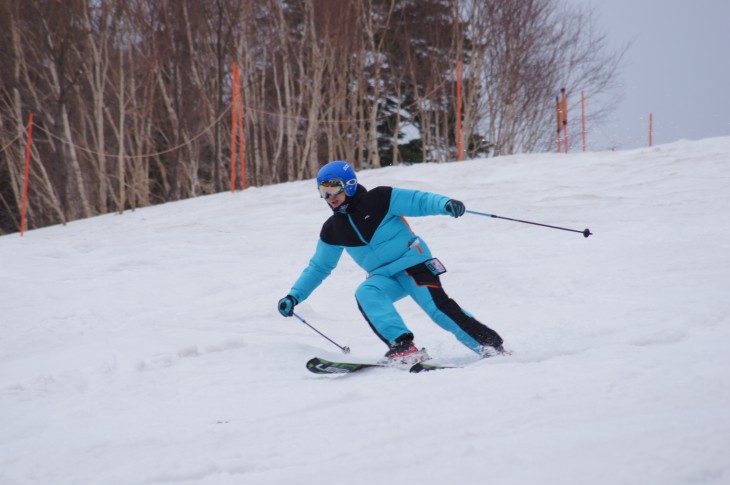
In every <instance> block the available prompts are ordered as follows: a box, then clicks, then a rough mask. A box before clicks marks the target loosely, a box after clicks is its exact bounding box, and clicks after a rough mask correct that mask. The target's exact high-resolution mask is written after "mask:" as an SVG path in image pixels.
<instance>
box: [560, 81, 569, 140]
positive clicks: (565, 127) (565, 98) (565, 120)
mask: <svg viewBox="0 0 730 485" xmlns="http://www.w3.org/2000/svg"><path fill="white" fill-rule="evenodd" d="M560 92H561V93H562V95H563V100H562V102H561V106H560V110H561V111H562V114H563V120H562V122H563V136H564V137H565V153H568V95H567V94H566V93H565V88H563V89H561V90H560Z"/></svg>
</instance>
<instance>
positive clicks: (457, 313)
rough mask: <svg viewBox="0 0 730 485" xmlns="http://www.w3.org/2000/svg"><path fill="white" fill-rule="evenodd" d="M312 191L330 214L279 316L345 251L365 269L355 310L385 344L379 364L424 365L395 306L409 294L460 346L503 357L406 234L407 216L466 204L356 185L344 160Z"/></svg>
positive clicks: (422, 246)
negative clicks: (324, 204)
mask: <svg viewBox="0 0 730 485" xmlns="http://www.w3.org/2000/svg"><path fill="white" fill-rule="evenodd" d="M317 187H318V188H319V193H320V196H321V197H322V198H323V199H325V201H326V202H327V203H328V204H329V206H330V208H331V209H332V211H333V212H334V214H333V215H332V216H330V217H329V218H328V219H327V220H326V221H325V223H324V225H323V226H322V230H321V232H320V237H319V242H318V243H317V249H316V251H315V253H314V256H313V257H312V259H311V260H310V261H309V265H308V266H307V267H306V268H305V269H304V271H303V272H302V274H301V276H299V279H297V281H296V282H295V283H294V286H293V287H292V288H291V290H290V291H289V294H287V295H286V296H285V297H284V298H282V299H281V300H279V304H278V309H279V312H280V313H281V314H282V315H284V316H285V317H291V316H292V315H293V313H294V307H295V306H296V305H298V304H299V303H301V302H303V301H304V300H306V299H307V298H308V297H309V295H310V294H311V293H312V292H313V291H314V289H315V288H317V287H318V286H319V285H320V284H321V283H322V281H323V280H324V279H325V278H327V277H328V276H329V275H330V273H331V272H332V270H333V269H334V268H335V266H336V265H337V263H338V261H339V259H340V256H341V255H342V251H343V249H345V250H347V252H348V254H349V255H350V256H351V257H352V259H354V260H355V262H356V263H357V264H358V265H360V267H362V268H363V269H364V270H365V271H367V274H368V276H367V279H366V280H365V281H364V282H363V283H362V284H361V285H360V286H359V287H358V288H357V290H356V291H355V299H356V300H357V304H358V308H359V309H360V312H361V313H362V314H363V316H364V317H365V320H367V322H368V324H370V327H371V328H372V330H373V331H374V332H375V333H376V335H377V336H378V337H380V339H381V340H382V341H383V342H385V344H386V345H388V347H389V349H388V351H387V352H386V354H385V359H384V361H386V362H389V363H403V364H409V363H417V362H420V361H422V360H426V359H428V358H429V357H428V354H427V353H426V351H425V349H421V350H419V349H418V348H417V347H416V346H415V345H414V343H413V338H414V336H413V333H412V332H411V331H410V330H409V329H408V327H406V324H405V322H404V321H403V319H402V318H401V316H400V315H399V314H398V312H397V311H396V309H395V306H394V302H396V301H398V300H400V299H401V298H403V297H405V296H410V297H411V298H413V299H414V300H415V301H416V303H418V305H419V306H420V307H421V308H422V309H423V310H424V311H425V312H426V313H427V314H428V315H429V316H430V317H431V319H432V320H433V321H434V322H436V323H437V324H438V325H439V326H441V327H442V328H444V329H445V330H448V331H449V332H451V333H453V334H454V335H455V336H456V338H457V339H458V340H459V341H460V342H461V343H462V344H464V345H465V346H467V347H468V348H470V349H471V350H473V351H474V352H476V353H477V354H479V355H480V356H481V357H488V356H491V355H495V354H497V353H503V352H504V349H503V347H502V338H501V337H500V336H499V335H498V334H497V332H495V331H494V330H492V329H491V328H489V327H487V326H486V325H484V324H482V323H480V322H479V321H477V320H476V319H475V318H474V317H473V316H471V315H470V314H469V313H468V312H466V311H464V310H463V309H462V308H461V307H460V306H459V305H458V304H457V303H456V302H455V301H454V300H452V299H451V298H449V297H448V296H447V294H446V292H445V291H444V290H443V288H442V286H441V281H440V278H439V275H440V274H442V273H444V272H446V268H444V266H443V265H442V264H441V262H440V261H439V260H438V259H436V258H434V257H433V256H432V255H431V252H430V251H429V249H428V246H427V245H426V243H425V242H424V241H423V239H421V238H420V237H418V236H416V235H415V234H414V233H413V232H412V231H411V229H410V226H409V225H408V223H407V222H406V220H405V218H404V217H410V216H414V217H417V216H430V215H450V216H452V217H460V216H462V215H463V214H464V211H465V207H464V204H463V203H462V202H460V201H458V200H454V199H449V198H448V197H444V196H442V195H438V194H433V193H429V192H420V191H415V190H406V189H400V188H395V187H376V188H374V189H372V190H367V189H365V187H363V186H362V185H360V184H358V182H357V176H356V175H355V171H354V170H353V168H352V167H351V166H350V165H349V164H348V163H347V162H343V161H334V162H330V163H328V164H326V165H325V166H323V167H322V168H321V169H320V171H319V173H318V174H317Z"/></svg>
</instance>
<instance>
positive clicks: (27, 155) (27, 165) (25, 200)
mask: <svg viewBox="0 0 730 485" xmlns="http://www.w3.org/2000/svg"><path fill="white" fill-rule="evenodd" d="M32 146H33V113H31V114H30V115H28V141H27V143H26V145H25V181H24V182H23V207H22V209H21V210H20V235H21V236H22V235H23V234H25V214H26V211H27V209H28V182H29V180H30V152H31V148H32Z"/></svg>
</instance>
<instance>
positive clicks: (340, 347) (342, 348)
mask: <svg viewBox="0 0 730 485" xmlns="http://www.w3.org/2000/svg"><path fill="white" fill-rule="evenodd" d="M292 314H293V315H294V316H295V317H297V318H298V319H299V321H300V322H302V323H303V324H304V325H306V326H307V327H309V328H311V329H312V330H314V331H315V332H317V333H318V334H320V335H321V336H322V337H324V338H326V339H327V340H329V341H330V342H332V343H333V344H335V345H336V346H337V347H339V349H340V350H341V351H342V353H343V354H349V353H350V347H348V346H347V345H345V346H344V347H343V346H342V345H339V344H338V343H337V342H335V341H334V340H332V339H331V338H329V337H328V336H326V335H325V334H323V333H322V332H320V331H319V330H317V329H316V328H314V327H313V326H311V325H310V324H309V323H307V321H306V320H305V319H303V318H302V317H300V316H299V315H297V314H296V313H292Z"/></svg>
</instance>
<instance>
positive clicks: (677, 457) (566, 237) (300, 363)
mask: <svg viewBox="0 0 730 485" xmlns="http://www.w3.org/2000/svg"><path fill="white" fill-rule="evenodd" d="M360 182H361V183H362V184H363V185H365V186H366V187H368V188H372V187H375V186H378V185H392V186H397V187H404V188H410V189H418V190H424V191H431V192H437V193H441V194H443V195H447V196H449V197H453V198H456V199H459V200H462V201H464V202H465V203H466V206H467V209H470V210H476V211H481V212H487V213H490V214H496V215H500V216H504V217H511V218H517V219H526V220H530V221H535V222H540V223H545V224H550V225H557V226H564V227H567V228H572V229H576V230H581V231H582V230H583V229H585V228H587V227H588V228H590V229H591V231H592V232H593V233H594V235H593V236H591V237H589V238H587V239H586V238H584V237H583V236H582V235H581V234H579V233H573V232H566V231H560V230H555V229H548V228H543V227H537V226H531V225H527V224H522V223H517V222H511V221H505V220H500V219H494V218H489V217H482V216H477V215H473V214H467V215H465V216H464V217H462V218H459V219H453V218H450V217H447V216H434V217H424V218H411V219H409V222H410V224H411V226H412V227H413V229H414V231H415V232H416V233H417V234H418V235H419V236H421V237H422V238H423V239H424V240H425V241H427V243H428V244H429V246H430V247H431V249H432V251H433V252H434V254H435V255H436V256H438V257H439V258H440V259H441V261H442V262H443V263H444V264H445V265H446V267H447V268H448V272H447V273H446V274H444V275H443V277H442V281H443V283H444V287H445V289H446V291H447V292H448V293H449V295H450V296H452V297H453V298H454V299H455V300H456V301H458V302H459V303H460V304H461V305H462V307H464V308H465V309H467V310H469V311H470V312H471V313H473V314H474V315H475V316H476V317H477V318H478V319H479V320H481V321H483V322H484V323H486V324H488V325H490V326H491V327H493V328H495V329H496V330H497V331H499V332H500V333H501V334H502V335H503V336H504V338H505V340H506V346H507V347H508V348H510V349H512V350H513V351H514V355H513V356H511V357H505V358H493V359H486V360H482V361H477V360H476V356H475V355H474V354H472V353H471V352H470V351H469V350H467V349H466V348H464V347H463V346H461V345H460V344H459V343H458V342H457V341H456V339H455V338H454V337H453V336H452V335H451V334H449V333H446V332H445V331H443V330H442V329H440V328H439V327H437V326H436V325H435V324H434V323H432V322H431V321H429V320H428V319H427V318H426V316H425V315H424V314H423V313H422V312H421V310H420V309H419V308H418V307H417V306H416V305H415V304H414V303H413V302H412V301H410V300H402V301H401V302H399V303H398V304H397V307H398V308H399V310H400V311H401V312H402V314H403V316H404V318H405V319H406V322H407V323H408V325H409V326H410V328H411V330H412V331H413V332H414V333H415V335H416V343H417V344H418V345H419V346H424V347H426V348H427V349H428V350H429V352H430V354H431V355H432V356H433V357H435V358H436V359H437V360H438V361H440V362H446V363H452V364H468V365H466V367H464V368H461V369H456V370H445V371H438V372H430V373H423V374H408V373H406V372H402V371H400V370H396V369H374V370H366V371H363V372H361V373H358V374H353V375H349V376H317V375H314V374H311V373H309V372H308V371H307V370H306V369H305V366H304V364H305V362H306V361H307V360H308V359H309V358H311V357H313V356H321V357H325V358H333V359H338V358H339V359H343V358H349V359H357V360H362V359H366V360H373V359H377V358H378V357H379V356H381V355H382V354H383V353H384V352H385V350H386V348H385V346H384V345H383V344H382V343H381V342H380V340H378V338H377V337H376V336H375V334H373V333H372V331H371V330H370V328H369V327H368V325H367V323H366V322H365V321H364V320H363V318H362V317H361V315H360V314H359V312H358V310H357V306H356V303H355V300H354V297H353V293H354V291H355V288H356V287H357V285H358V284H359V283H360V282H361V281H362V280H363V278H364V277H365V275H364V274H363V271H362V270H360V269H359V268H358V267H357V266H356V265H355V264H354V263H353V262H352V260H350V259H349V257H348V256H347V255H343V258H342V260H341V261H340V264H339V266H338V267H337V269H336V270H335V271H334V272H333V274H332V275H331V276H330V278H329V279H328V280H326V281H325V282H324V284H323V285H322V286H321V287H320V288H318V290H317V291H316V292H315V293H314V294H313V295H312V297H311V298H310V299H309V300H308V301H306V302H304V303H303V304H301V305H300V306H298V307H297V309H296V310H297V312H298V313H299V314H300V315H301V316H302V317H304V318H305V319H307V321H308V322H310V323H311V324H312V325H314V326H315V327H316V328H318V329H319V330H320V331H322V332H324V333H325V334H326V335H328V336H329V337H331V338H332V339H333V340H335V341H336V342H338V343H339V344H340V345H347V346H349V347H350V348H351V349H352V353H351V354H350V355H349V356H344V355H343V354H341V353H340V352H339V351H338V349H337V348H336V347H335V346H334V345H332V344H330V343H329V342H327V341H326V340H324V339H323V338H321V337H320V336H319V335H317V334H316V333H315V332H313V331H312V330H311V329H309V328H307V327H306V326H305V325H303V324H302V323H301V322H299V321H298V320H296V319H294V318H283V317H282V316H281V315H279V314H278V312H277V311H276V303H277V301H278V299H279V298H281V297H282V296H284V295H286V293H287V291H288V290H289V288H290V287H291V285H292V283H293V282H294V280H295V279H296V278H297V276H298V275H299V273H300V272H301V270H302V269H303V268H304V267H305V265H306V264H307V262H308V260H309V258H310V256H311V254H312V253H313V251H314V248H315V244H316V241H317V238H318V235H319V230H320V227H321V224H322V222H323V221H324V220H325V219H326V218H327V217H328V216H329V215H330V211H329V209H328V208H327V207H326V206H325V203H324V202H323V201H322V200H321V199H320V198H319V197H318V193H317V191H316V188H315V183H314V182H313V181H312V180H308V181H303V182H295V183H286V184H281V185H278V186H270V187H264V188H251V189H248V190H246V191H244V192H238V193H235V194H231V193H223V194H217V195H212V196H207V197H201V198H197V199H194V200H186V201H182V202H177V203H170V204H165V205H160V206H156V207H150V208H145V209H140V210H137V211H135V212H127V213H125V214H123V215H106V216H102V217H96V218H92V219H87V220H82V221H77V222H73V223H70V224H68V225H66V226H57V227H48V228H44V229H40V230H34V231H30V232H27V233H26V235H25V236H24V237H20V236H19V235H18V234H12V235H7V236H3V237H0V419H1V420H2V422H1V424H0V483H2V484H3V485H24V484H44V485H45V484H48V485H51V484H53V485H62V484H69V485H79V484H100V485H130V484H196V485H197V484H200V485H203V484H206V485H208V484H215V485H224V484H236V485H241V484H256V485H265V484H288V485H289V484H305V485H309V484H316V485H329V484H332V485H335V484H349V485H355V484H362V485H372V484H384V485H389V484H405V483H407V484H419V485H429V484H434V485H435V484H444V483H450V484H458V485H467V484H499V485H534V484H548V485H552V484H558V485H566V484H576V485H587V484H590V485H604V484H605V485H622V484H636V485H640V484H641V485H645V484H661V485H670V484H728V483H730V412H728V409H729V407H730V138H715V139H706V140H702V141H698V142H687V141H680V142H676V143H673V144H669V145H662V146H656V147H653V148H647V149H640V150H632V151H624V152H603V153H586V154H583V153H576V154H570V155H564V154H563V155H558V154H532V155H518V156H510V157H499V158H494V159H487V160H472V161H467V162H463V163H448V164H424V165H418V166H399V167H392V168H386V169H379V170H368V171H363V172H361V173H360Z"/></svg>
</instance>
